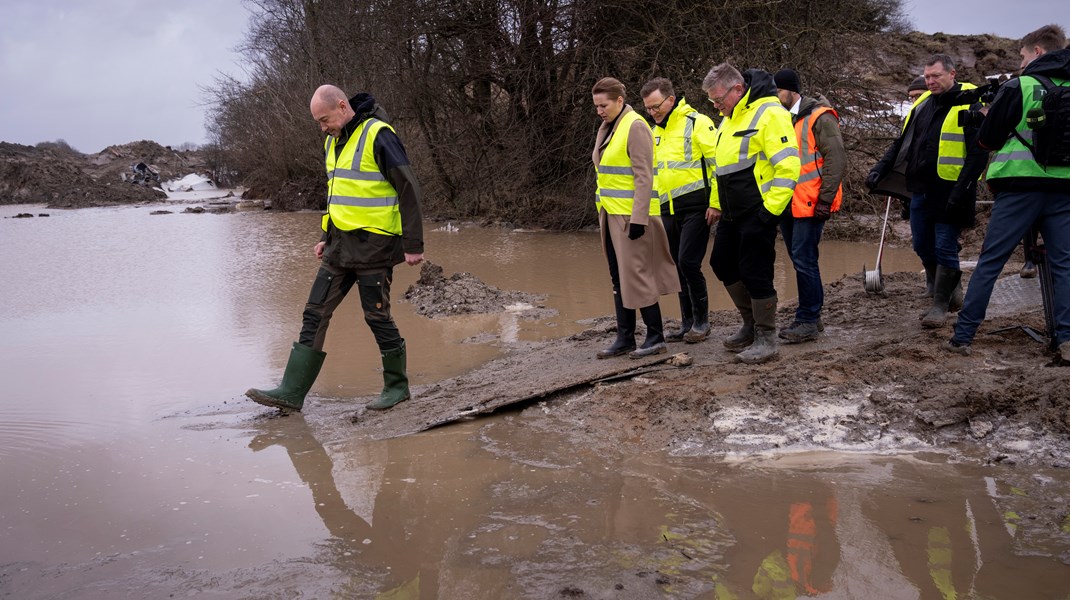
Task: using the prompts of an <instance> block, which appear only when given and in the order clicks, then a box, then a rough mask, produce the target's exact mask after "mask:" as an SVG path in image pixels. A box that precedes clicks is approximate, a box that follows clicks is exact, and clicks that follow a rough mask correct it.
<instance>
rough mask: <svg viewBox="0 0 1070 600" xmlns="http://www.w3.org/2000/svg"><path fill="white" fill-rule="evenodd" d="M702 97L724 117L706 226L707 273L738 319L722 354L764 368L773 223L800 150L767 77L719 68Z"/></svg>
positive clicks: (772, 326) (772, 320) (786, 199)
mask: <svg viewBox="0 0 1070 600" xmlns="http://www.w3.org/2000/svg"><path fill="white" fill-rule="evenodd" d="M702 91H704V92H706V95H707V97H708V98H709V101H710V102H712V103H713V105H714V107H716V108H717V109H718V110H719V111H721V114H722V115H724V119H723V120H722V121H721V124H720V126H719V127H718V128H717V150H716V153H715V155H714V158H715V160H716V164H717V168H716V177H715V179H714V181H713V182H711V183H712V184H713V188H714V190H713V195H712V200H711V204H712V206H711V207H710V208H709V209H707V210H706V221H707V222H708V223H710V224H711V225H712V224H713V223H715V222H716V223H717V230H716V235H715V236H714V239H713V252H712V253H711V254H710V266H711V267H713V273H714V274H715V275H716V276H717V279H719V280H720V281H721V283H723V284H724V286H725V289H726V290H727V291H728V295H729V297H731V298H732V302H733V303H734V304H735V305H736V309H738V310H739V314H740V315H741V316H742V317H743V326H742V327H741V328H740V329H739V331H738V332H737V333H736V334H735V335H732V336H731V337H729V338H727V339H725V340H724V347H725V349H727V350H730V351H732V352H738V354H736V359H737V360H739V361H741V362H744V363H747V364H757V363H762V362H766V361H768V360H771V359H773V358H774V357H776V355H777V352H778V351H777V345H776V344H777V342H776V306H777V292H776V288H775V287H773V262H774V261H775V260H776V233H777V220H778V217H779V216H780V214H781V213H783V212H784V209H785V208H787V206H788V204H789V203H790V202H791V196H792V193H793V191H794V189H795V184H796V182H797V181H798V179H799V145H798V142H797V141H796V139H795V129H794V127H793V126H792V124H791V113H789V112H788V111H787V109H785V108H784V107H783V106H781V105H780V102H779V100H778V99H777V96H776V85H775V84H774V83H773V77H772V76H771V75H769V73H766V72H765V71H762V70H759V69H749V70H747V71H746V72H745V73H743V74H740V72H739V71H738V70H736V68H735V67H733V66H732V65H730V64H728V63H722V64H719V65H717V66H715V67H713V68H712V69H710V72H709V73H708V74H707V75H706V78H705V79H704V80H703V81H702Z"/></svg>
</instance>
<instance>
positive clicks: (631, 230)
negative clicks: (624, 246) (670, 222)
mask: <svg viewBox="0 0 1070 600" xmlns="http://www.w3.org/2000/svg"><path fill="white" fill-rule="evenodd" d="M644 233H646V225H640V224H638V223H628V239H629V240H637V239H639V238H641V237H643V234H644Z"/></svg>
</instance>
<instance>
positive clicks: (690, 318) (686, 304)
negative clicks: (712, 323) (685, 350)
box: [665, 294, 695, 343]
mask: <svg viewBox="0 0 1070 600" xmlns="http://www.w3.org/2000/svg"><path fill="white" fill-rule="evenodd" d="M679 297H680V329H679V330H677V331H672V332H669V333H667V334H665V341H666V342H669V343H675V342H682V341H684V336H685V335H686V334H687V332H689V331H691V326H692V325H694V323H695V317H694V309H693V307H692V306H691V297H690V296H688V295H687V294H679Z"/></svg>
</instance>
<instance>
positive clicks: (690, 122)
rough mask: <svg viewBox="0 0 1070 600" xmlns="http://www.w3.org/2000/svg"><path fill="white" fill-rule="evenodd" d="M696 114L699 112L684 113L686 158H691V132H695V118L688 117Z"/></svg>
mask: <svg viewBox="0 0 1070 600" xmlns="http://www.w3.org/2000/svg"><path fill="white" fill-rule="evenodd" d="M696 114H698V113H688V114H686V115H684V160H691V134H693V133H694V132H695V119H694V118H690V119H689V118H687V117H693V116H694V115H696Z"/></svg>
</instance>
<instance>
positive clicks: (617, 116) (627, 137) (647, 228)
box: [591, 77, 680, 358]
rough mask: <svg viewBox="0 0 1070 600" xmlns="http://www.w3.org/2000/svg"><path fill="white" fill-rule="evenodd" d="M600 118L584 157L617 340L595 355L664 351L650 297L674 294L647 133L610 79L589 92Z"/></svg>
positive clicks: (651, 143) (675, 279)
mask: <svg viewBox="0 0 1070 600" xmlns="http://www.w3.org/2000/svg"><path fill="white" fill-rule="evenodd" d="M591 96H592V100H593V102H594V107H595V111H596V112H597V113H598V116H599V117H601V119H602V124H601V125H600V126H599V128H598V134H597V136H596V137H595V144H594V151H593V152H592V153H591V158H592V160H593V161H594V166H595V169H596V171H597V173H598V188H597V190H596V191H595V207H596V210H597V211H598V228H599V231H600V235H601V238H602V251H603V252H604V253H605V256H606V261H607V262H608V263H609V278H610V280H611V282H612V284H613V305H614V308H615V311H616V317H617V337H616V339H615V340H614V341H613V343H612V344H611V345H610V346H609V347H608V348H606V349H605V350H601V351H599V352H598V355H597V356H598V358H611V357H614V356H621V355H623V354H628V355H629V356H630V357H632V358H642V357H644V356H651V355H654V354H660V353H663V352H665V351H666V346H665V336H664V334H663V332H662V321H661V306H660V305H659V304H658V297H659V296H664V295H666V294H674V293H678V292H679V291H680V278H679V277H678V276H677V274H676V265H675V263H673V260H672V256H671V255H670V253H669V240H668V238H667V237H666V234H665V226H664V225H663V224H662V222H661V219H660V218H653V219H652V218H651V217H652V216H653V217H657V216H658V215H659V214H661V211H660V208H659V206H658V203H657V202H656V201H651V200H652V199H653V198H656V195H655V193H654V191H653V184H654V136H653V135H652V134H651V132H650V126H649V125H647V122H646V121H645V120H643V118H642V117H640V116H639V113H637V112H635V111H634V110H632V107H631V106H629V105H628V104H626V103H625V102H624V84H622V83H621V82H620V81H617V80H616V79H614V78H612V77H604V78H602V79H600V80H598V82H597V83H595V84H594V87H593V88H592V89H591ZM637 308H638V309H639V313H640V314H641V315H642V316H643V324H645V325H646V339H645V340H643V344H642V345H641V346H640V347H639V348H636V347H635V310H636V309H637Z"/></svg>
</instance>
